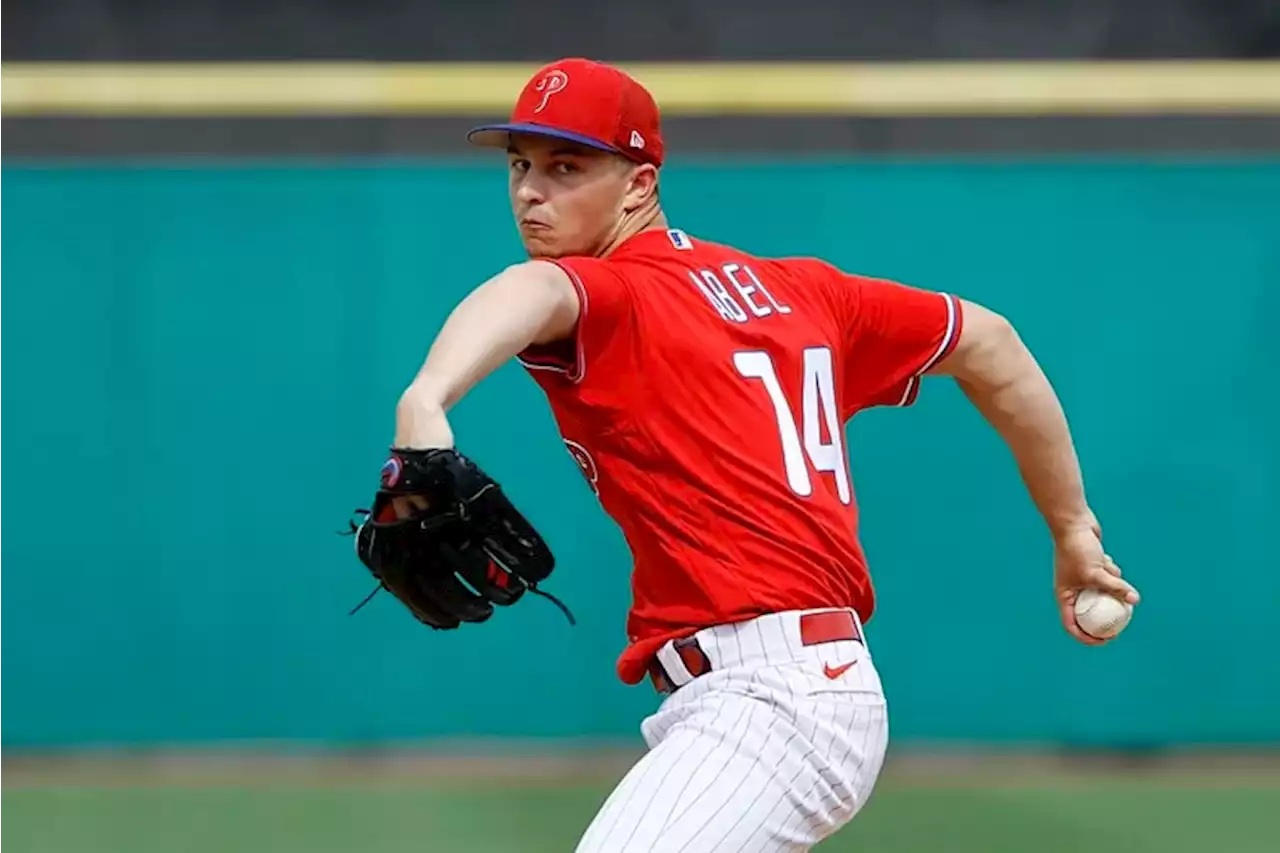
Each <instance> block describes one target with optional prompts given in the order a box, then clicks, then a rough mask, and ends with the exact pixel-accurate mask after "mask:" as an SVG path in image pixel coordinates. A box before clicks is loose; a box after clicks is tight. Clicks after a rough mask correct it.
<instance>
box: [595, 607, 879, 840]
mask: <svg viewBox="0 0 1280 853" xmlns="http://www.w3.org/2000/svg"><path fill="white" fill-rule="evenodd" d="M800 615H801V614H800V612H799V611H793V612H788V613H777V614H772V615H769V616H762V617H760V618H758V619H753V620H751V621H748V622H742V623H739V624H736V625H721V626H717V627H715V628H708V629H705V630H703V631H700V632H699V633H698V635H697V637H698V642H699V644H700V645H701V646H702V649H703V650H704V651H705V652H706V654H707V657H708V658H709V659H710V661H711V667H712V671H711V672H710V673H708V674H706V675H703V676H701V677H699V678H696V679H693V680H692V681H689V682H688V683H687V684H685V686H683V687H680V688H679V689H678V690H676V691H675V692H674V693H672V694H671V695H670V696H668V697H667V699H666V701H664V702H663V703H662V705H661V707H659V708H658V710H657V712H656V713H654V714H653V715H652V716H650V717H649V718H647V719H646V720H645V721H644V722H643V723H642V725H641V733H642V734H643V735H644V739H645V742H646V743H647V744H648V746H649V750H650V751H649V752H648V753H647V754H646V755H645V757H644V758H642V759H641V760H640V761H639V762H638V763H637V764H636V765H635V767H633V768H632V769H631V771H630V772H629V773H627V775H626V776H625V777H624V778H623V780H622V782H621V783H620V784H619V785H618V787H617V788H616V789H615V790H614V792H613V793H612V794H611V795H610V796H609V798H608V799H607V800H606V801H605V803H604V806H603V807H601V809H600V812H599V813H598V814H597V815H596V818H595V820H594V821H592V823H591V825H590V826H589V827H588V828H587V831H586V834H585V835H583V837H582V840H581V842H579V844H578V848H577V850H578V853H623V851H628V853H629V851H646V853H659V851H672V853H675V851H683V853H710V851H732V853H759V852H760V851H781V850H807V849H808V848H809V847H811V846H812V845H814V844H816V843H817V842H819V841H821V840H822V839H824V838H826V837H828V836H829V835H831V834H832V833H834V832H835V831H836V830H837V829H839V828H840V827H841V826H843V825H844V824H846V823H847V822H848V821H849V820H850V819H851V818H852V817H853V816H854V814H856V813H857V811H858V809H860V808H861V807H862V806H863V805H864V804H865V803H866V801H867V798H868V797H869V796H870V794H871V789H872V788H873V787H874V785H875V781H876V777H877V776H878V775H879V773H880V767H881V764H882V763H883V761H884V754H885V747H886V745H887V742H888V718H887V714H886V706H885V700H884V691H883V689H882V687H881V684H880V676H879V675H878V674H877V673H876V670H875V667H874V666H873V664H872V662H871V656H870V654H869V652H868V651H867V649H866V647H865V646H864V645H863V644H862V643H859V642H857V641H853V640H841V641H836V642H828V643H822V644H819V645H813V646H803V645H801V643H800V630H799V617H800ZM668 647H669V645H668ZM663 658H664V659H665V660H668V661H669V660H671V659H672V656H671V654H670V653H665V654H664V655H663ZM851 661H853V662H854V664H853V665H852V666H850V667H849V668H848V669H847V670H845V671H844V672H842V673H840V674H838V675H837V676H836V677H835V678H829V677H827V675H826V674H824V667H830V668H831V669H832V670H836V669H837V668H839V667H841V666H843V665H844V664H847V663H849V662H851ZM668 669H669V670H670V669H671V667H668ZM685 672H686V674H687V670H685Z"/></svg>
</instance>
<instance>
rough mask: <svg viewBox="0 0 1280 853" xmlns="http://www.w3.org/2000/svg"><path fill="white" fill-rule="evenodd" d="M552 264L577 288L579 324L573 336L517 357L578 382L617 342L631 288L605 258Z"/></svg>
mask: <svg viewBox="0 0 1280 853" xmlns="http://www.w3.org/2000/svg"><path fill="white" fill-rule="evenodd" d="M552 263H554V264H555V265H556V266H558V267H560V269H562V270H564V271H565V272H566V273H567V274H568V276H569V280H570V281H571V282H573V286H574V289H575V290H577V291H578V300H579V310H578V323H577V326H576V327H575V328H574V333H573V337H572V338H570V339H568V340H565V341H560V342H557V343H555V344H549V345H545V346H531V347H529V348H527V349H526V350H525V351H524V352H522V353H520V355H519V356H518V359H519V361H520V363H521V364H522V365H524V367H525V368H527V369H529V370H547V371H554V372H557V373H563V374H564V375H565V376H566V377H567V378H568V379H569V380H570V381H571V382H574V383H578V382H581V381H582V380H583V379H584V378H585V377H586V375H587V369H588V368H589V367H590V365H591V363H592V362H593V361H596V360H598V359H599V358H600V356H601V355H602V354H603V353H604V352H605V351H606V349H608V347H609V346H610V345H611V344H612V343H613V342H614V341H615V339H616V334H615V333H616V331H617V329H618V328H619V327H620V326H621V325H622V324H623V323H624V322H625V320H626V318H627V317H629V316H630V312H631V299H630V291H629V289H628V287H627V283H626V279H624V278H623V277H622V276H621V275H619V274H618V271H617V270H616V269H614V268H613V266H612V265H611V264H609V263H608V262H606V261H602V260H599V259H597V258H559V259H556V260H554V261H552Z"/></svg>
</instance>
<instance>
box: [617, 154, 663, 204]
mask: <svg viewBox="0 0 1280 853" xmlns="http://www.w3.org/2000/svg"><path fill="white" fill-rule="evenodd" d="M657 197H658V170H657V169H656V168H654V167H653V166H651V165H649V164H648V163H644V164H641V165H639V166H635V167H634V168H632V170H631V180H630V183H629V184H628V186H627V195H626V197H625V198H624V199H623V201H622V207H623V210H625V211H626V212H627V213H630V212H631V211H633V210H639V209H640V208H642V207H644V206H645V205H646V204H649V203H651V202H652V201H655V200H657Z"/></svg>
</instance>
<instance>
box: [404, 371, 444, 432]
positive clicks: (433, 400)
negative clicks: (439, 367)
mask: <svg viewBox="0 0 1280 853" xmlns="http://www.w3.org/2000/svg"><path fill="white" fill-rule="evenodd" d="M452 402H453V401H451V400H449V399H448V396H447V394H446V392H445V390H444V388H443V387H442V386H441V385H439V384H437V383H436V382H434V381H433V380H432V377H431V376H430V375H427V374H423V375H420V376H418V378H417V379H415V380H414V381H413V383H412V384H410V385H409V387H408V388H406V389H404V392H403V393H402V394H401V395H400V399H399V400H398V401H397V402H396V418H397V420H401V421H403V420H405V419H414V418H417V417H421V416H422V415H424V414H430V413H433V412H443V411H445V410H446V409H448V408H449V406H450V404H451V403H452Z"/></svg>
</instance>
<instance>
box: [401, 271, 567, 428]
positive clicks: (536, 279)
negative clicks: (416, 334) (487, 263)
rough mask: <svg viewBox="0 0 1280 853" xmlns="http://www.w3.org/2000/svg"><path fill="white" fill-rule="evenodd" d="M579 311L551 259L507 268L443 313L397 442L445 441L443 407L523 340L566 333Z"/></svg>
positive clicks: (408, 394)
mask: <svg viewBox="0 0 1280 853" xmlns="http://www.w3.org/2000/svg"><path fill="white" fill-rule="evenodd" d="M561 278H563V281H561V280H560V279H561ZM577 311H578V306H577V301H576V295H575V294H574V292H573V290H572V285H570V284H569V283H568V279H567V277H566V276H564V274H563V273H562V272H560V271H559V270H558V268H556V267H554V266H551V265H549V264H524V265H521V266H518V267H512V268H510V269H508V270H505V271H504V272H502V273H499V274H498V275H497V276H494V277H493V278H492V279H490V280H489V281H487V282H485V283H484V284H483V285H481V286H480V287H478V288H476V290H474V291H473V292H472V293H471V294H469V295H468V296H467V297H466V298H465V299H463V300H462V302H460V303H459V304H458V306H457V307H456V308H455V309H454V310H453V312H452V313H451V314H450V315H449V318H448V319H447V320H446V321H445V324H444V326H443V328H441V330H440V333H439V335H437V337H436V339H435V341H434V342H433V344H432V345H431V348H430V350H429V351H428V353H427V358H426V360H425V361H424V363H423V365H422V368H421V369H420V370H419V371H418V374H417V376H416V377H415V378H414V380H413V382H412V383H411V384H410V385H409V387H408V388H406V389H405V391H404V393H403V394H402V395H401V398H400V402H399V404H398V405H397V407H396V436H395V444H396V446H397V447H419V446H432V445H437V444H443V443H447V442H451V440H452V435H446V433H447V430H448V427H447V422H446V421H445V419H444V413H445V412H446V411H447V410H448V409H449V408H450V407H452V406H453V405H454V404H455V403H457V402H458V401H459V400H460V399H462V397H463V396H464V395H465V394H466V393H467V392H468V391H470V390H471V389H472V388H473V387H474V386H475V385H476V384H477V383H478V382H480V380H482V379H484V378H485V377H486V376H488V375H489V374H490V373H492V372H493V371H494V370H496V369H497V368H498V367H500V366H501V365H502V364H503V363H505V362H506V361H507V360H508V359H510V358H512V357H513V356H515V355H516V354H518V353H520V352H521V351H523V350H524V349H525V348H526V347H528V346H529V345H531V344H533V343H541V342H545V341H547V340H554V339H556V338H557V337H559V336H562V335H564V334H567V333H568V332H570V331H571V330H572V328H573V323H574V322H576V320H577Z"/></svg>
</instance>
